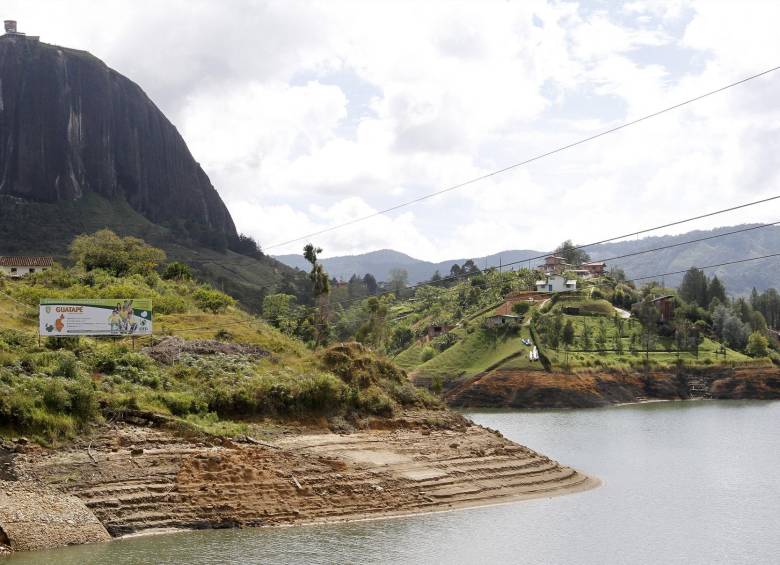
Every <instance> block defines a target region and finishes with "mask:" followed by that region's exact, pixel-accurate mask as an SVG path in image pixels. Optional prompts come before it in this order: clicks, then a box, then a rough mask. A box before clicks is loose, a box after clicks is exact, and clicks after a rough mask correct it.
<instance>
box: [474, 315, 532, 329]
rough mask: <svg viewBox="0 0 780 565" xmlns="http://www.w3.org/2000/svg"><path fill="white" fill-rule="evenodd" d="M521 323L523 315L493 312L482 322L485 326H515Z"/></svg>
mask: <svg viewBox="0 0 780 565" xmlns="http://www.w3.org/2000/svg"><path fill="white" fill-rule="evenodd" d="M522 323H523V317H522V316H517V315H516V314H493V315H492V316H488V317H487V318H485V321H484V322H483V324H484V326H485V327H486V328H516V327H519V326H520V324H522Z"/></svg>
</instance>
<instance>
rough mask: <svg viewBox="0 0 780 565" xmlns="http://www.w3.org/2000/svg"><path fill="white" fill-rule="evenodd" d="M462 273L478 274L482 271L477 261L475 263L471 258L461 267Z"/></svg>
mask: <svg viewBox="0 0 780 565" xmlns="http://www.w3.org/2000/svg"><path fill="white" fill-rule="evenodd" d="M460 272H461V274H463V275H469V276H470V275H476V274H477V273H480V272H481V271H480V270H479V267H477V265H476V263H474V260H473V259H469V260H468V261H466V262H465V263H463V268H462V269H461V271H460Z"/></svg>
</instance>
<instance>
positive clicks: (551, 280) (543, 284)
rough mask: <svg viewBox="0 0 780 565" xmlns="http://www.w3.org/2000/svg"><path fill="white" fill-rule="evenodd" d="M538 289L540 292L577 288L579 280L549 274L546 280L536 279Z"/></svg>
mask: <svg viewBox="0 0 780 565" xmlns="http://www.w3.org/2000/svg"><path fill="white" fill-rule="evenodd" d="M536 290H537V291H538V292H563V291H566V290H577V281H575V280H566V277H562V276H561V275H548V276H547V277H545V279H544V280H541V281H536Z"/></svg>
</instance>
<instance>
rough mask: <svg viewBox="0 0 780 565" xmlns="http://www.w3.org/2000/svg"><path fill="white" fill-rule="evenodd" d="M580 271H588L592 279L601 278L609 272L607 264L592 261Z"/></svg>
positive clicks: (584, 264) (582, 266)
mask: <svg viewBox="0 0 780 565" xmlns="http://www.w3.org/2000/svg"><path fill="white" fill-rule="evenodd" d="M580 269H582V270H583V271H587V273H588V274H589V275H590V276H591V277H599V276H601V275H603V274H604V273H605V272H606V270H607V264H606V263H605V262H604V261H591V262H589V263H583V264H582V265H580Z"/></svg>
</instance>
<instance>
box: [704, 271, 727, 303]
mask: <svg viewBox="0 0 780 565" xmlns="http://www.w3.org/2000/svg"><path fill="white" fill-rule="evenodd" d="M716 298H717V299H718V300H719V301H720V303H721V304H725V303H726V287H725V286H723V283H722V282H720V279H719V278H718V275H715V276H714V277H712V279H711V280H710V282H709V284H708V285H707V301H708V302H712V301H713V300H714V299H716ZM708 306H709V304H708Z"/></svg>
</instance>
